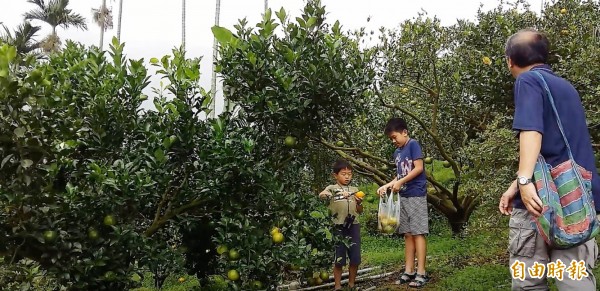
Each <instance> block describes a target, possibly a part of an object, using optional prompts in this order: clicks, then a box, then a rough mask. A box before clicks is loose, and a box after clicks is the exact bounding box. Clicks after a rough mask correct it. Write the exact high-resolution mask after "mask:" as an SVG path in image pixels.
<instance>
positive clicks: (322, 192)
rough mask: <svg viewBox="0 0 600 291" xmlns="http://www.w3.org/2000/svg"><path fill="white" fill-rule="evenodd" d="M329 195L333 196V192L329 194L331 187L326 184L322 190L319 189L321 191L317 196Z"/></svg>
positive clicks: (324, 196)
mask: <svg viewBox="0 0 600 291" xmlns="http://www.w3.org/2000/svg"><path fill="white" fill-rule="evenodd" d="M331 196H333V194H331V188H330V187H329V186H327V188H325V189H324V190H323V191H321V193H319V198H321V199H325V198H327V197H331Z"/></svg>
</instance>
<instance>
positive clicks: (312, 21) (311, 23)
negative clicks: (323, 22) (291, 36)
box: [306, 16, 317, 27]
mask: <svg viewBox="0 0 600 291" xmlns="http://www.w3.org/2000/svg"><path fill="white" fill-rule="evenodd" d="M315 23H317V18H316V17H314V16H313V17H311V18H309V19H308V21H307V22H306V26H307V27H313V26H314V25H315Z"/></svg>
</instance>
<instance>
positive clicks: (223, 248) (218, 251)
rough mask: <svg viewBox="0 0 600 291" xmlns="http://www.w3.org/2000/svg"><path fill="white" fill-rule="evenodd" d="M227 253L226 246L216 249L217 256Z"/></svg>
mask: <svg viewBox="0 0 600 291" xmlns="http://www.w3.org/2000/svg"><path fill="white" fill-rule="evenodd" d="M227 251H228V249H227V246H224V245H220V246H218V247H217V254H219V255H222V254H224V253H226V252H227Z"/></svg>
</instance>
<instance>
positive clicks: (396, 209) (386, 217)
mask: <svg viewBox="0 0 600 291" xmlns="http://www.w3.org/2000/svg"><path fill="white" fill-rule="evenodd" d="M377 221H378V223H377V230H378V231H380V232H381V233H384V234H393V233H395V232H396V231H397V230H398V227H399V223H400V194H397V193H396V194H393V193H390V194H386V195H385V196H383V197H381V199H379V211H378V213H377Z"/></svg>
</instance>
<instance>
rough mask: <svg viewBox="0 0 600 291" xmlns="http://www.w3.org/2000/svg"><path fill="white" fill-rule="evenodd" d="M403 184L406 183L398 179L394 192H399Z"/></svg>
mask: <svg viewBox="0 0 600 291" xmlns="http://www.w3.org/2000/svg"><path fill="white" fill-rule="evenodd" d="M402 185H404V182H403V181H402V180H401V179H400V180H398V181H396V183H394V186H392V192H394V193H398V192H399V191H400V189H401V188H402Z"/></svg>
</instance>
